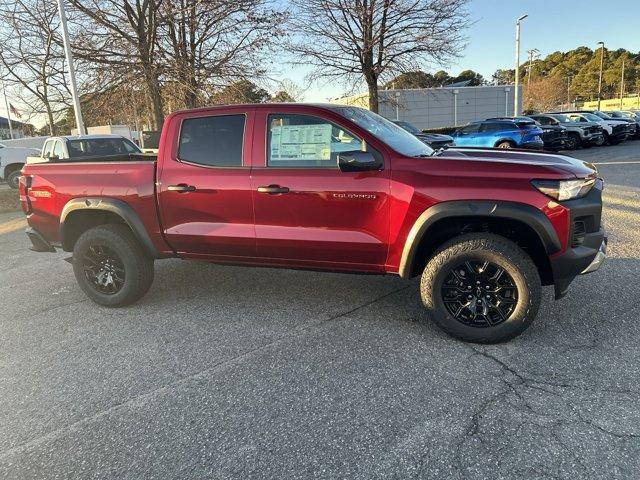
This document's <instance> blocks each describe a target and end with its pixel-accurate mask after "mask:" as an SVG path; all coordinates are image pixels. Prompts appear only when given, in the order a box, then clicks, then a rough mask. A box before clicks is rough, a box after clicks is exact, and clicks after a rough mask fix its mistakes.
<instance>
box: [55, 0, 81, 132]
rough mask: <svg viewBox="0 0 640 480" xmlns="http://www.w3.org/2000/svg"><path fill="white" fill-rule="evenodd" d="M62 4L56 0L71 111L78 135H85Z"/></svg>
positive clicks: (61, 0)
mask: <svg viewBox="0 0 640 480" xmlns="http://www.w3.org/2000/svg"><path fill="white" fill-rule="evenodd" d="M64 2H65V0H58V10H59V11H60V26H61V27H62V41H63V43H64V53H65V57H66V58H67V66H68V68H69V87H70V90H71V98H72V99H73V111H74V113H75V116H76V126H77V127H78V135H86V133H87V132H86V130H85V129H84V122H83V121H82V111H81V110H80V97H78V88H77V86H76V72H75V69H74V68H73V55H72V54H71V43H70V42H69V30H68V29H67V14H66V12H65V10H64Z"/></svg>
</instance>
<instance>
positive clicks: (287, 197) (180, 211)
mask: <svg viewBox="0 0 640 480" xmlns="http://www.w3.org/2000/svg"><path fill="white" fill-rule="evenodd" d="M270 113H300V114H307V115H316V116H319V117H322V118H325V119H327V120H330V121H332V122H334V123H337V124H339V125H341V126H343V127H345V128H346V129H348V130H349V131H351V132H352V133H353V134H355V135H357V136H360V137H361V138H362V139H364V140H365V141H366V143H367V145H369V146H370V147H371V148H373V149H375V150H377V151H378V152H379V153H380V154H381V155H382V157H383V158H384V168H383V169H382V170H380V171H369V172H357V173H353V172H342V171H340V170H339V169H338V168H337V167H336V168H299V169H298V168H273V167H267V166H266V136H267V115H268V114H270ZM224 114H227V115H228V114H243V115H245V116H246V124H245V137H244V141H243V142H244V143H243V154H242V158H243V160H242V166H241V167H236V168H227V167H224V168H217V167H205V166H202V165H194V164H189V163H185V162H183V161H180V160H179V159H178V155H177V144H178V138H179V134H180V125H181V122H182V120H183V119H185V118H193V117H199V116H209V115H224ZM531 155H532V154H525V153H522V152H520V153H519V152H512V153H510V152H508V151H507V152H496V153H491V154H490V155H489V154H487V153H486V152H478V153H477V154H475V153H473V152H471V153H469V154H466V155H456V154H455V152H450V153H447V152H445V153H444V154H442V155H440V156H434V157H429V158H407V157H403V156H402V155H400V154H398V153H397V152H394V151H393V150H392V149H391V148H389V147H388V146H386V145H385V144H384V143H382V142H381V141H380V140H378V139H377V138H376V137H374V136H372V135H371V134H369V133H368V132H367V131H365V130H363V129H362V128H360V127H359V126H358V125H356V124H354V123H352V122H350V121H349V120H347V119H346V118H344V117H342V116H341V115H339V113H337V112H336V111H334V110H332V109H331V108H326V107H322V106H313V105H302V104H299V105H295V104H285V105H277V104H265V105H251V106H228V107H216V108H205V109H199V110H191V111H184V112H176V113H174V114H172V115H170V116H169V117H167V119H166V121H165V124H164V129H163V132H162V135H161V139H160V149H159V153H158V160H157V165H156V163H155V162H152V161H140V162H138V161H137V162H117V163H116V162H96V163H59V164H56V163H52V164H27V165H26V166H25V167H24V169H23V175H25V176H29V177H31V179H32V180H31V182H32V185H31V188H30V189H29V190H28V192H27V195H28V198H29V201H30V203H31V213H29V215H28V221H29V224H30V225H31V226H32V227H33V228H35V229H36V230H38V231H39V232H40V233H42V234H43V235H44V236H45V237H46V238H47V239H48V240H50V241H51V242H59V240H60V238H59V235H60V233H59V218H60V214H61V212H62V209H63V208H64V206H65V204H66V203H67V202H68V201H69V200H71V199H73V198H81V197H96V196H104V197H111V198H117V199H120V200H123V201H125V202H126V203H127V204H129V205H130V206H131V207H132V208H133V210H134V211H135V212H136V214H137V215H138V216H139V217H140V219H141V220H142V222H143V224H144V227H145V228H146V229H147V231H148V233H149V236H150V237H151V239H152V241H153V244H154V245H155V247H156V249H157V250H158V251H159V252H160V253H162V254H165V255H166V254H172V253H174V252H177V254H178V255H179V256H182V257H185V258H198V259H203V260H208V261H213V262H219V263H232V264H248V265H272V266H286V267H298V268H299V267H301V268H312V269H316V268H319V269H332V270H346V271H349V270H352V271H367V272H372V273H374V272H375V273H382V272H391V273H395V272H398V268H399V264H400V259H401V257H402V252H403V249H404V248H405V244H406V240H407V236H408V234H409V232H410V230H411V228H412V227H413V225H414V224H415V222H416V220H417V219H418V217H419V216H420V215H421V214H422V213H423V212H425V210H426V209H428V208H429V207H431V206H433V205H435V204H438V203H440V202H447V201H454V200H471V201H473V200H492V201H508V202H520V203H523V204H526V205H529V206H533V207H535V208H536V209H538V210H540V211H542V212H543V213H544V214H545V216H546V217H547V218H548V219H549V221H550V222H551V224H552V225H553V228H554V229H555V231H556V233H557V235H558V238H559V239H560V242H561V244H562V249H563V250H564V249H566V247H567V242H568V236H569V211H568V210H567V209H566V208H565V207H563V206H562V205H559V204H556V203H554V202H552V201H550V199H549V198H548V197H546V196H544V195H542V194H541V193H540V192H538V191H537V190H536V189H534V188H533V187H532V186H531V183H530V182H531V180H532V179H565V178H575V176H576V175H579V174H581V173H582V170H580V169H579V168H578V167H576V168H575V169H572V168H570V167H567V165H564V164H562V165H560V164H558V165H553V164H552V163H553V162H552V161H551V160H552V157H553V156H548V157H545V156H544V155H545V154H537V155H538V156H537V157H535V158H536V159H538V160H539V161H538V163H535V162H534V163H530V162H529V160H530V158H531ZM540 159H541V160H540ZM546 159H549V161H546ZM559 163H561V162H559ZM183 183H184V184H187V185H193V186H194V187H195V190H194V191H190V192H187V193H178V192H175V191H170V190H168V187H169V186H170V185H176V184H183ZM263 185H280V186H283V187H288V188H289V193H286V194H274V195H272V194H265V193H258V191H257V189H258V187H259V186H263ZM22 198H23V202H24V203H25V205H26V196H25V195H24V191H23V195H22Z"/></svg>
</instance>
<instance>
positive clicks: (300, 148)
mask: <svg viewBox="0 0 640 480" xmlns="http://www.w3.org/2000/svg"><path fill="white" fill-rule="evenodd" d="M270 153H271V160H330V159H331V124H330V123H322V124H314V125H278V126H272V127H271V152H270Z"/></svg>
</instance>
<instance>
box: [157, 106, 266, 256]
mask: <svg viewBox="0 0 640 480" xmlns="http://www.w3.org/2000/svg"><path fill="white" fill-rule="evenodd" d="M251 114H252V112H251V111H250V110H247V109H246V108H237V109H232V110H231V111H228V110H225V113H224V114H223V115H221V114H216V113H215V111H214V113H209V114H204V113H201V112H194V113H186V114H185V115H184V117H183V118H181V120H180V128H179V129H175V132H174V137H175V138H174V139H173V140H172V141H173V146H170V145H166V147H167V148H165V151H164V155H166V157H165V159H164V162H163V163H162V171H161V172H159V186H158V192H159V203H160V212H161V215H162V224H163V227H164V233H165V236H166V239H167V241H168V242H169V244H170V245H171V247H172V248H173V249H174V250H175V251H176V252H178V253H179V254H181V255H183V256H187V257H189V256H191V257H203V258H207V257H211V258H215V259H220V260H225V259H228V260H229V261H235V260H237V259H238V257H254V256H255V252H256V243H255V230H254V226H253V204H252V201H253V200H252V193H251V179H250V172H251V166H250V164H251V162H250V156H251V142H250V137H251V135H250V133H249V130H250V124H251ZM168 141H171V140H168Z"/></svg>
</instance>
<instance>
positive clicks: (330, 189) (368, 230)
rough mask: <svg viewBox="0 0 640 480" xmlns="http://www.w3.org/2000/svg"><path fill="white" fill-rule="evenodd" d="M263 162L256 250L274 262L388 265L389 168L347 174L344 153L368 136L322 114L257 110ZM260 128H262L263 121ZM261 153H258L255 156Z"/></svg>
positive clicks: (257, 179) (257, 177) (255, 184)
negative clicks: (340, 159)
mask: <svg viewBox="0 0 640 480" xmlns="http://www.w3.org/2000/svg"><path fill="white" fill-rule="evenodd" d="M255 121H256V128H255V129H256V136H258V135H261V136H263V137H262V138H256V139H255V140H254V143H255V144H256V145H259V144H262V145H264V148H260V149H259V151H260V152H264V153H263V155H264V156H265V157H266V158H264V163H262V165H256V164H255V162H254V168H253V171H252V190H253V198H254V206H255V219H256V240H257V254H258V256H259V257H262V258H263V259H266V261H267V263H272V264H282V265H293V266H296V265H298V266H304V267H313V266H317V267H319V268H335V269H347V270H376V271H377V270H382V269H383V268H384V264H385V261H386V257H387V246H388V235H389V198H388V196H389V188H390V182H389V169H388V166H387V168H386V169H382V170H379V171H365V172H343V171H341V170H340V169H338V166H337V155H338V154H339V153H340V152H348V151H354V150H355V151H358V150H361V149H363V148H364V145H365V144H364V143H363V140H362V139H361V138H358V137H356V136H355V135H354V134H352V133H350V132H349V131H348V130H347V129H346V128H343V127H342V126H341V125H338V124H337V123H335V122H332V121H330V120H328V119H326V118H323V117H322V116H321V114H318V115H302V114H298V113H277V114H268V113H267V112H266V111H264V110H263V111H256V120H255ZM259 124H260V125H261V126H260V127H259V126H258V125H259ZM255 158H256V157H254V159H255Z"/></svg>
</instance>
